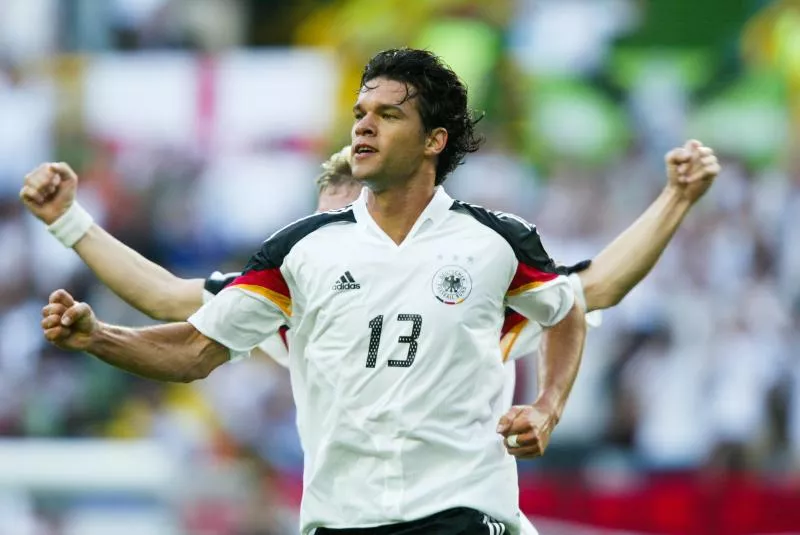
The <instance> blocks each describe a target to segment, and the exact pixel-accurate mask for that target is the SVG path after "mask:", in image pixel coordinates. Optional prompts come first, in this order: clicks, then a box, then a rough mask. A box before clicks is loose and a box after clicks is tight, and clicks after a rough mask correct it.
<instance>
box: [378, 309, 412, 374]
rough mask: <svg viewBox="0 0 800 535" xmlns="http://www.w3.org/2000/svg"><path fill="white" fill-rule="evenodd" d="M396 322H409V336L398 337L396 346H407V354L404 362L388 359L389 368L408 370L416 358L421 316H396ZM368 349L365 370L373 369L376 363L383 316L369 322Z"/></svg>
mask: <svg viewBox="0 0 800 535" xmlns="http://www.w3.org/2000/svg"><path fill="white" fill-rule="evenodd" d="M397 321H407V322H411V334H410V335H406V336H400V337H399V338H398V339H397V343H398V344H408V353H407V354H406V358H405V360H393V359H389V367H391V368H408V367H409V366H411V365H412V364H414V357H416V356H417V347H418V346H417V338H419V335H420V333H421V332H422V316H420V315H419V314H398V315H397ZM369 329H370V335H369V348H368V350H367V368H374V367H375V365H376V364H377V362H378V350H379V349H380V346H381V334H382V333H383V315H382V314H381V315H380V316H375V317H374V318H372V320H371V321H370V322H369Z"/></svg>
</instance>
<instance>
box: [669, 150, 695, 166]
mask: <svg viewBox="0 0 800 535" xmlns="http://www.w3.org/2000/svg"><path fill="white" fill-rule="evenodd" d="M691 158H692V153H691V152H689V151H688V150H686V149H684V148H680V149H672V150H671V151H669V152H668V153H667V155H666V156H665V157H664V159H665V160H666V162H667V163H668V164H670V165H680V164H682V163H686V162H688V161H689V160H691Z"/></svg>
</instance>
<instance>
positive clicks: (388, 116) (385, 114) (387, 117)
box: [382, 113, 397, 120]
mask: <svg viewBox="0 0 800 535" xmlns="http://www.w3.org/2000/svg"><path fill="white" fill-rule="evenodd" d="M382 117H383V118H384V119H386V120H392V119H397V115H395V114H393V113H384V114H383V115H382Z"/></svg>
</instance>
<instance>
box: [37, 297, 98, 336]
mask: <svg viewBox="0 0 800 535" xmlns="http://www.w3.org/2000/svg"><path fill="white" fill-rule="evenodd" d="M98 328H99V324H98V322H97V318H95V315H94V312H93V311H92V309H91V307H90V306H89V305H87V304H86V303H79V302H77V301H75V299H73V298H72V296H71V295H70V294H69V293H67V292H66V291H65V290H56V291H55V292H53V293H52V294H50V299H49V302H48V303H47V305H46V306H45V307H44V308H43V309H42V330H43V331H44V336H45V338H47V339H48V340H49V341H50V342H52V343H53V344H55V345H57V346H58V347H60V348H62V349H69V350H72V351H83V350H86V349H87V348H88V347H89V344H90V342H91V339H92V335H93V334H94V333H95V331H97V329H98Z"/></svg>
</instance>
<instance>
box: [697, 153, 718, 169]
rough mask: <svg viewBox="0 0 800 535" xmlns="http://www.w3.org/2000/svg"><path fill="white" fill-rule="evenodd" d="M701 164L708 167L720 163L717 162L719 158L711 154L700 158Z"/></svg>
mask: <svg viewBox="0 0 800 535" xmlns="http://www.w3.org/2000/svg"><path fill="white" fill-rule="evenodd" d="M700 163H701V164H702V165H703V166H704V167H708V166H711V165H714V164H716V163H719V162H718V161H717V157H716V156H714V155H713V154H710V155H708V156H703V157H702V158H700Z"/></svg>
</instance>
